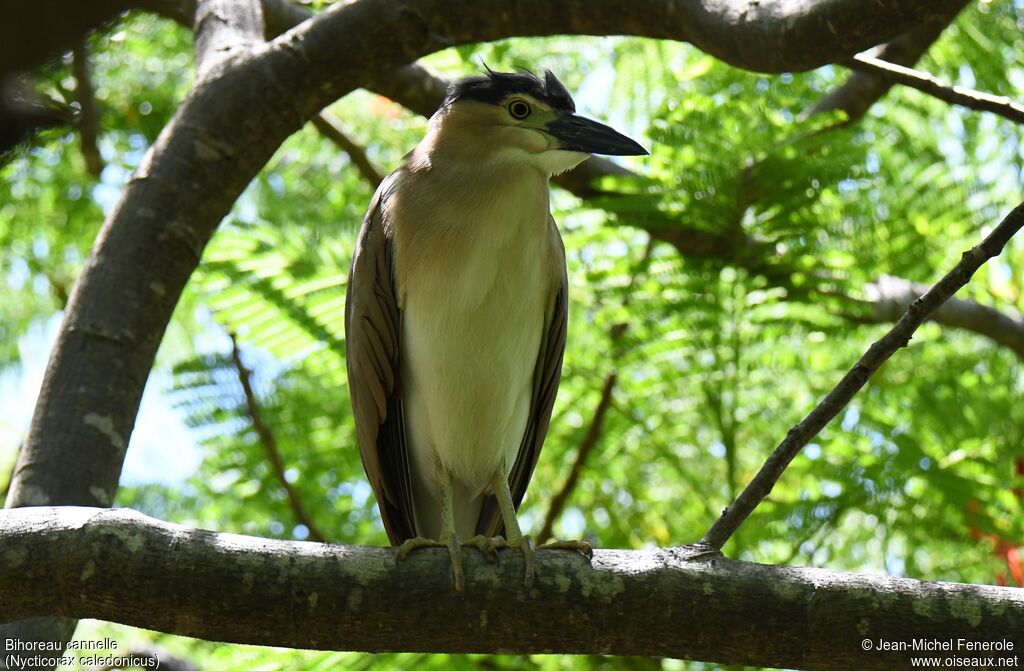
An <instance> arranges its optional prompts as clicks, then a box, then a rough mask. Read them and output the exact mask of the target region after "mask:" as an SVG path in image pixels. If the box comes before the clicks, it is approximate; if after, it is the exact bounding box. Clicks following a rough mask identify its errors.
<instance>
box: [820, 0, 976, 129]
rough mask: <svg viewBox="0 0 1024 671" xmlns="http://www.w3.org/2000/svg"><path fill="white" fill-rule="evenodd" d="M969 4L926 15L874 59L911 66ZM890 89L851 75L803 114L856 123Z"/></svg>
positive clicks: (871, 77) (875, 79) (878, 80)
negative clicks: (842, 115)
mask: <svg viewBox="0 0 1024 671" xmlns="http://www.w3.org/2000/svg"><path fill="white" fill-rule="evenodd" d="M970 2H971V0H961V1H960V2H959V3H953V4H951V5H950V6H949V7H948V8H947V9H946V10H945V11H942V12H937V13H935V14H932V15H930V16H929V17H928V18H927V19H925V20H924V21H923V22H922V23H921V24H920V25H919V26H917V27H915V28H914V29H913V30H911V31H910V32H908V33H907V34H905V35H901V36H900V37H897V38H896V39H895V40H893V41H891V42H889V43H888V44H886V45H885V46H884V47H882V48H881V49H880V50H878V53H877V54H876V56H877V57H878V58H881V59H882V60H885V61H888V62H889V63H899V64H900V65H907V66H910V65H914V63H916V62H917V60H918V59H919V58H921V56H922V55H923V54H924V52H926V51H928V48H929V47H930V46H931V45H932V44H933V43H934V42H935V40H937V39H939V35H941V34H942V32H943V31H944V30H945V29H946V27H947V26H948V25H949V24H950V23H952V21H953V20H954V19H955V18H956V16H957V14H959V13H960V10H962V9H963V8H964V7H965V6H967V5H968V4H970ZM892 85H893V82H892V80H889V79H886V78H885V77H880V76H879V75H877V74H873V73H870V72H854V73H853V74H851V75H850V78H849V79H847V80H846V82H845V83H844V84H843V85H842V86H840V87H839V88H837V89H835V90H833V91H832V92H830V93H829V94H828V95H826V96H824V97H822V99H821V100H819V101H818V103H817V104H816V105H814V106H813V107H811V108H810V109H809V110H807V115H808V116H809V115H811V114H815V113H818V112H830V111H832V110H843V111H844V112H846V116H847V119H849V120H850V121H856V120H857V119H859V118H861V117H862V116H864V114H865V113H867V111H868V109H869V108H870V107H871V106H872V105H874V104H875V103H876V102H878V100H879V99H880V98H881V97H882V96H884V95H885V94H886V93H887V92H888V91H889V89H890V88H892Z"/></svg>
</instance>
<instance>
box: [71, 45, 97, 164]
mask: <svg viewBox="0 0 1024 671" xmlns="http://www.w3.org/2000/svg"><path fill="white" fill-rule="evenodd" d="M71 72H72V74H74V77H75V98H76V100H78V105H79V112H78V137H79V138H80V139H81V141H82V158H83V159H85V169H86V171H87V172H88V173H89V174H90V175H92V176H93V177H99V176H100V173H102V172H103V159H102V158H101V157H100V150H99V148H98V147H97V146H96V143H97V140H98V138H99V132H100V115H99V111H98V110H97V109H96V97H95V96H94V95H93V92H92V77H90V76H89V52H88V49H87V47H86V44H85V40H82V41H80V42H79V43H78V44H76V45H75V47H74V49H72V61H71Z"/></svg>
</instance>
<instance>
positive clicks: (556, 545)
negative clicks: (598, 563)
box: [537, 541, 594, 560]
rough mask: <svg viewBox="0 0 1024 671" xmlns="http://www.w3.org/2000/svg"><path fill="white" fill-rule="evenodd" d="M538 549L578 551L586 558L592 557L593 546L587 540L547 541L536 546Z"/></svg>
mask: <svg viewBox="0 0 1024 671" xmlns="http://www.w3.org/2000/svg"><path fill="white" fill-rule="evenodd" d="M537 549H538V550H569V551H570V552H579V553H580V554H581V555H583V556H584V557H586V558H587V559H588V560H590V559H593V558H594V548H593V546H592V545H591V544H590V543H588V542H587V541H548V542H547V543H544V544H543V545H538V546H537Z"/></svg>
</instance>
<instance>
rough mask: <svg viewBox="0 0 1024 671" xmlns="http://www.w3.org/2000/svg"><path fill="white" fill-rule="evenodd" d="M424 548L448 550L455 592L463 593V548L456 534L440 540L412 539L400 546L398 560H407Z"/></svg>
mask: <svg viewBox="0 0 1024 671" xmlns="http://www.w3.org/2000/svg"><path fill="white" fill-rule="evenodd" d="M423 548H447V550H448V557H449V559H450V560H451V563H452V580H453V581H454V582H455V591H456V592H459V593H461V592H462V586H463V584H464V582H465V576H464V574H463V572H462V547H461V546H460V545H459V537H458V536H456V535H455V534H446V535H444V536H441V538H440V539H438V540H434V539H433V538H420V537H418V536H417V537H416V538H410V539H409V540H407V541H405V542H404V543H402V544H401V545H399V546H398V560H399V561H401V560H403V559H405V558H406V557H408V556H409V553H411V552H412V551H413V550H421V549H423Z"/></svg>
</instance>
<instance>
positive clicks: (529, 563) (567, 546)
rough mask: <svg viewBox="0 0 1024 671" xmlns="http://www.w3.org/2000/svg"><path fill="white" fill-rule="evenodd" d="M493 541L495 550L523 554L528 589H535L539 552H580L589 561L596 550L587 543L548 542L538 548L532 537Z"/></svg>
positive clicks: (524, 584) (524, 581)
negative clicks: (502, 549) (537, 554)
mask: <svg viewBox="0 0 1024 671" xmlns="http://www.w3.org/2000/svg"><path fill="white" fill-rule="evenodd" d="M491 541H492V542H493V545H494V547H495V548H509V549H512V550H519V551H520V552H522V553H523V563H524V564H525V565H526V574H525V575H524V576H523V586H525V587H526V589H530V588H531V587H533V581H534V578H536V575H537V556H536V552H537V550H569V551H570V552H579V553H580V554H582V555H583V556H584V557H586V558H587V559H588V560H590V559H593V558H594V548H592V547H591V546H590V543H588V542H586V541H548V542H547V543H545V544H544V545H537V546H535V545H534V543H533V538H531V537H530V536H521V537H520V538H519V539H518V540H514V539H513V540H509V541H507V540H505V539H504V538H502V537H501V536H497V537H495V538H492V539H491Z"/></svg>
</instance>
